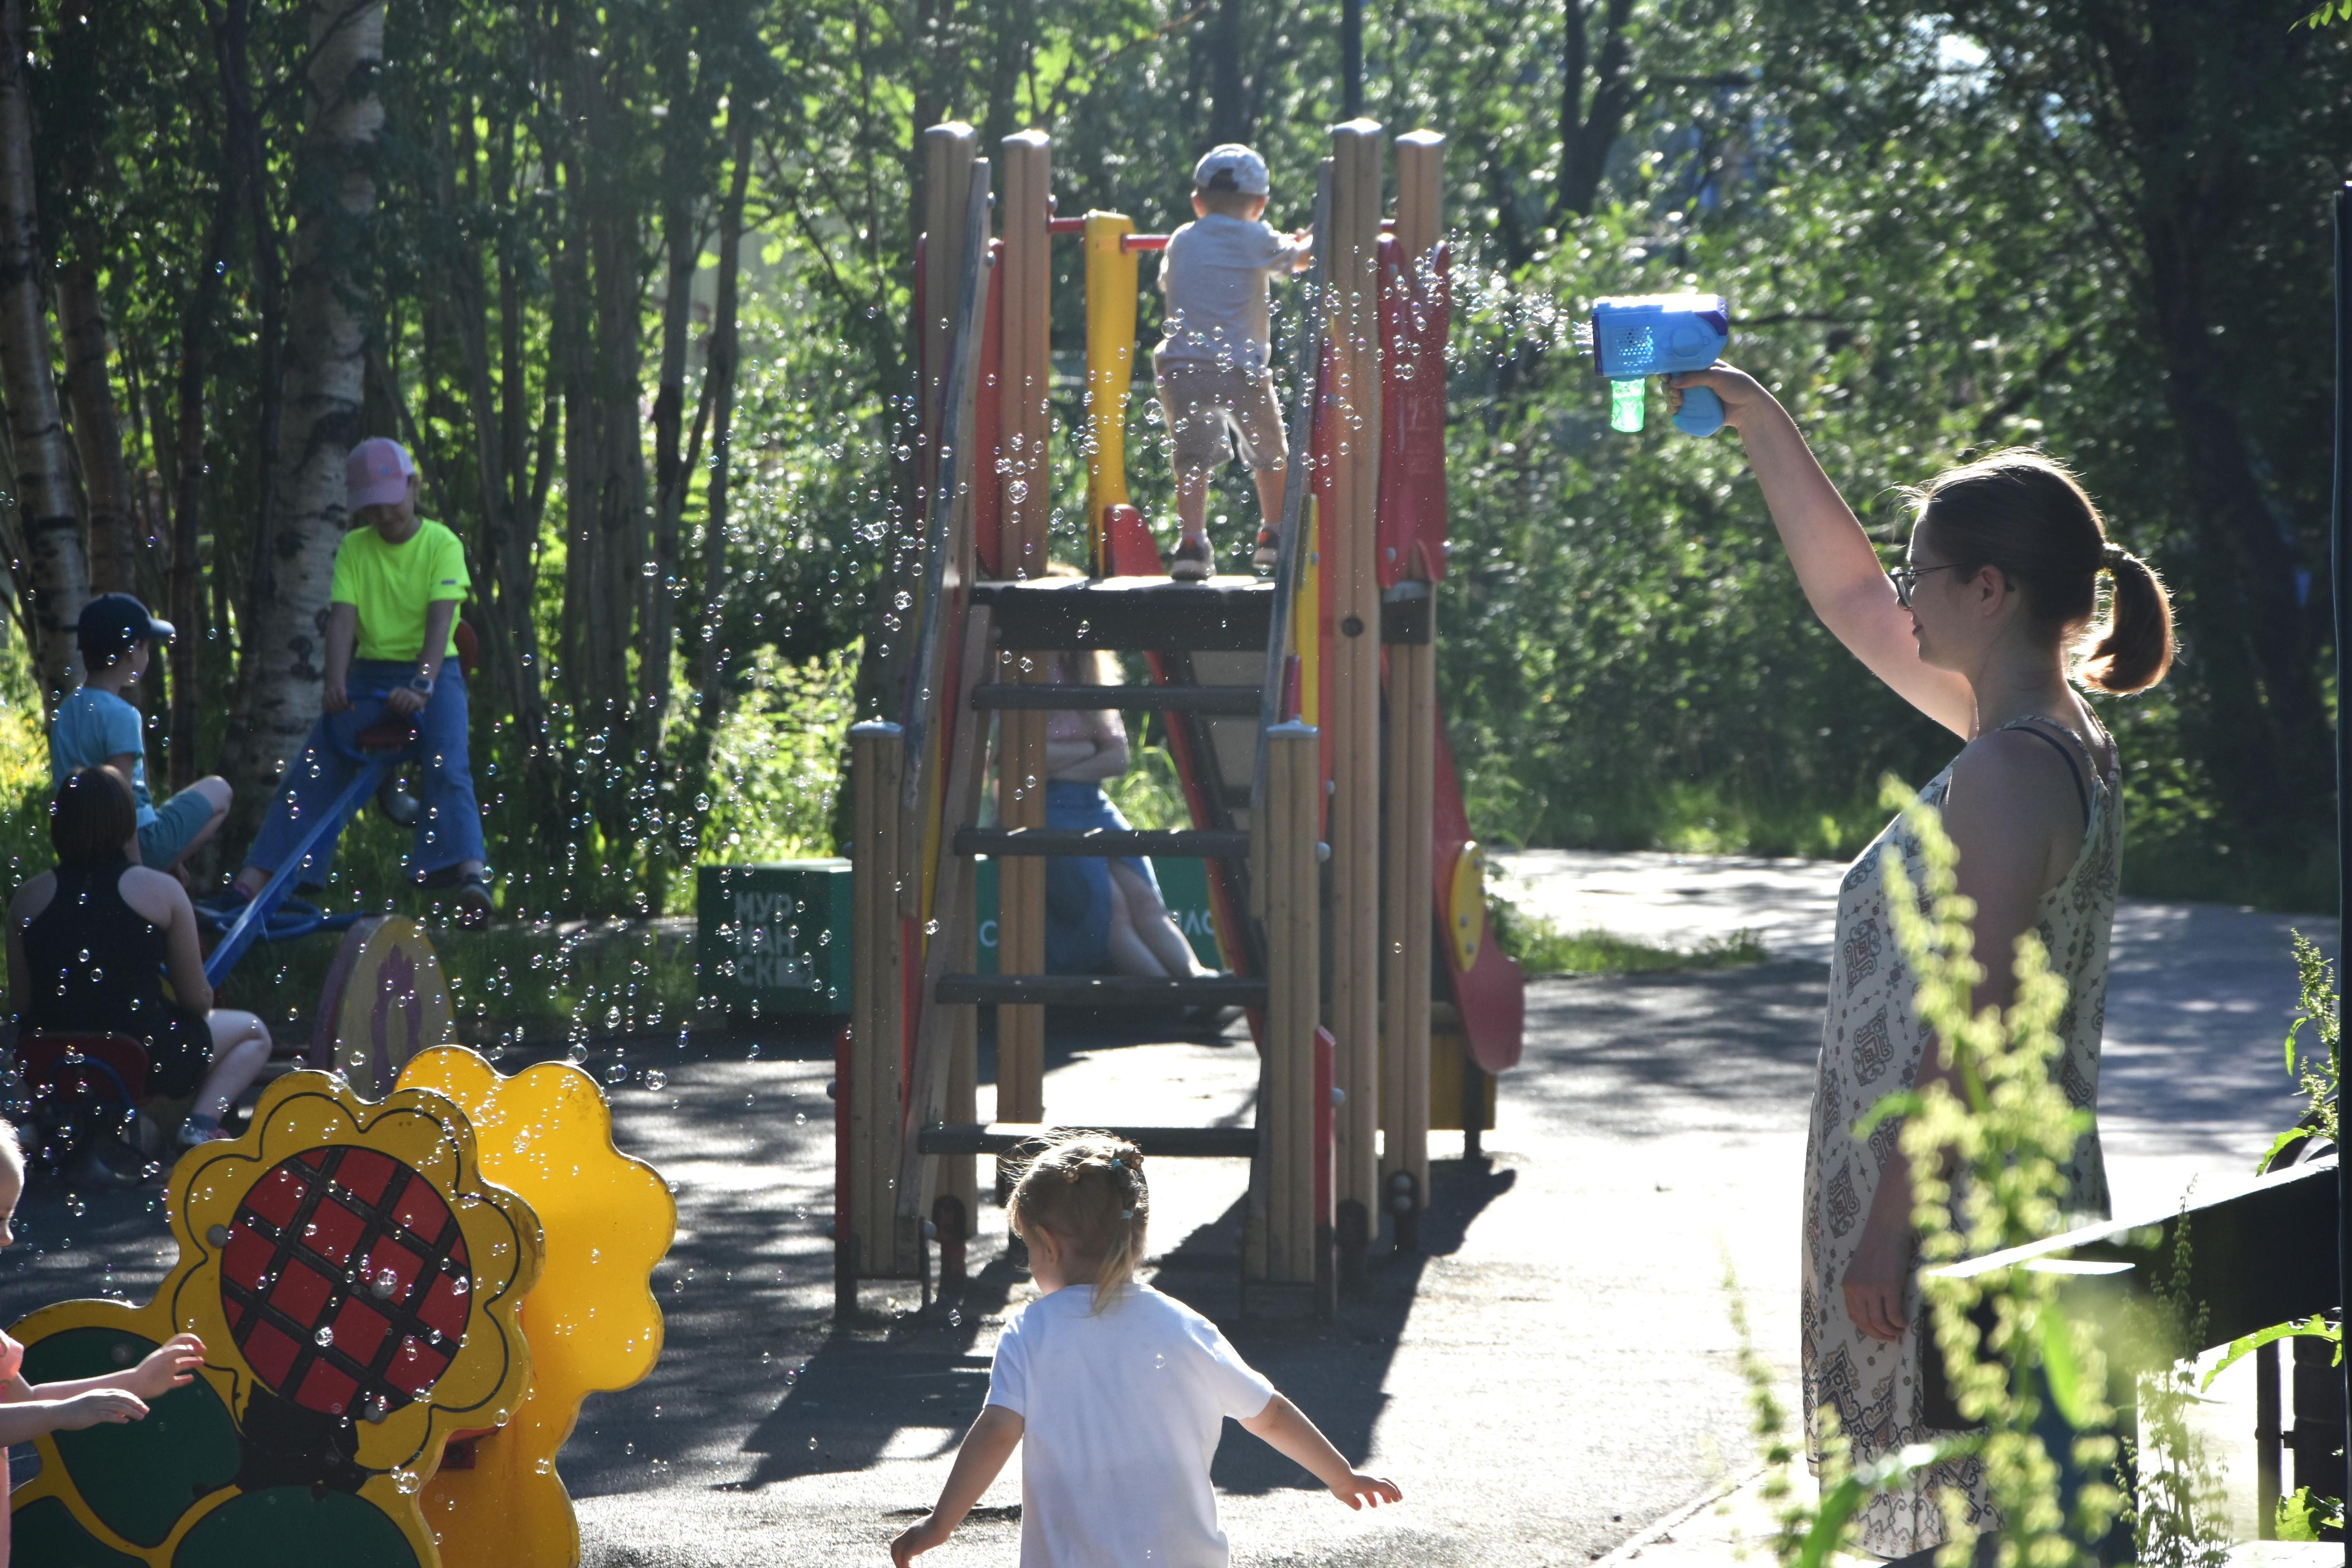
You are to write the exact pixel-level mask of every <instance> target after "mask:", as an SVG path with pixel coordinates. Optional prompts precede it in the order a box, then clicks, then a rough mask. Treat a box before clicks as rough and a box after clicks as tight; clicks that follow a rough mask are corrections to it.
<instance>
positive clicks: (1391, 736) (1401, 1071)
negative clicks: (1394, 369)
mask: <svg viewBox="0 0 2352 1568" xmlns="http://www.w3.org/2000/svg"><path fill="white" fill-rule="evenodd" d="M1444 157H1445V138H1444V137H1443V136H1441V135H1439V134H1438V133H1437V132H1433V131H1414V132H1408V133H1406V134H1405V135H1402V136H1400V137H1398V138H1397V143H1396V168H1397V195H1396V215H1397V226H1396V236H1397V247H1398V249H1399V250H1400V251H1401V252H1402V258H1401V259H1402V262H1403V264H1404V267H1405V269H1406V271H1407V273H1408V275H1412V276H1418V275H1419V274H1421V273H1422V271H1423V269H1424V268H1426V267H1427V265H1428V262H1429V257H1430V253H1431V252H1432V251H1433V250H1434V249H1435V248H1436V247H1437V243H1438V240H1439V238H1440V237H1441V224H1440V213H1441V207H1440V202H1441V189H1442V188H1441V184H1440V178H1441V175H1442V174H1443V171H1444ZM1418 368H1420V369H1421V370H1422V372H1423V374H1432V373H1435V372H1438V371H1440V370H1442V367H1439V366H1423V367H1418ZM1408 590H1410V591H1414V592H1416V593H1417V594H1418V595H1423V596H1426V597H1427V598H1429V600H1430V601H1431V602H1430V603H1429V605H1427V616H1428V637H1427V640H1425V641H1422V642H1406V643H1394V644H1391V645H1390V647H1389V649H1388V657H1389V722H1388V826H1389V835H1388V846H1387V861H1386V865H1385V867H1384V868H1383V869H1384V871H1385V873H1386V874H1385V877H1384V879H1383V881H1384V885H1385V888H1386V897H1385V900H1384V901H1385V903H1386V905H1387V910H1386V921H1385V928H1386V931H1387V933H1388V945H1387V948H1386V959H1387V964H1386V973H1385V975H1384V976H1383V980H1384V984H1383V986H1382V990H1383V993H1384V995H1385V1002H1384V1005H1383V1006H1382V1010H1381V1020H1382V1025H1383V1028H1382V1040H1381V1183H1382V1194H1383V1197H1384V1199H1385V1206H1386V1207H1387V1209H1388V1211H1389V1212H1390V1213H1391V1215H1394V1216H1395V1220H1396V1237H1397V1245H1398V1247H1399V1248H1400V1249H1405V1250H1410V1249H1411V1248H1412V1247H1415V1246H1417V1245H1418V1243H1419V1236H1420V1225H1419V1213H1420V1211H1421V1210H1422V1209H1425V1208H1427V1207H1428V1206H1429V1120H1430V1087H1429V1086H1430V1079H1429V1002H1430V996H1429V986H1430V965H1431V963H1432V962H1433V959H1432V955H1431V951H1430V929H1429V928H1430V907H1431V899H1432V889H1433V882H1432V880H1431V874H1432V867H1431V864H1430V862H1431V858H1432V853H1433V850H1432V843H1433V840H1432V834H1433V816H1434V813H1435V809H1436V786H1437V611H1436V605H1435V602H1434V600H1435V595H1434V592H1433V585H1432V584H1428V583H1426V582H1423V581H1418V580H1413V581H1408V582H1406V583H1402V584H1399V591H1400V592H1404V591H1408ZM1400 1176H1402V1177H1405V1178H1407V1180H1405V1181H1403V1182H1399V1181H1398V1178H1399V1177H1400ZM1407 1205H1410V1206H1407Z"/></svg>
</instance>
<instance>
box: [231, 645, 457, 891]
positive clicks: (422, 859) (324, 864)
mask: <svg viewBox="0 0 2352 1568" xmlns="http://www.w3.org/2000/svg"><path fill="white" fill-rule="evenodd" d="M415 673H416V666H415V663H414V662H412V661H410V660H406V659H361V660H357V661H354V662H353V664H352V670H351V676H350V679H348V680H347V681H346V683H345V686H344V689H345V690H347V691H348V692H349V693H350V694H351V699H352V705H351V706H350V707H349V708H347V709H345V710H343V711H341V713H329V714H326V715H323V716H322V717H321V718H320V720H319V721H318V722H317V723H316V724H313V725H312V726H310V739H309V740H308V741H306V742H303V746H302V754H301V755H300V756H299V757H298V758H296V759H295V761H294V765H293V766H291V767H289V768H288V769H287V770H286V780H285V785H286V787H285V788H284V789H283V790H281V791H279V793H278V798H277V799H276V800H274V801H272V802H271V803H270V805H269V816H268V817H267V818H266V819H265V820H264V821H263V822H262V824H261V831H260V832H259V833H258V834H257V835H255V836H254V840H253V848H252V850H251V852H250V853H248V854H247V856H246V862H247V864H248V865H253V866H258V867H260V868H262V869H263V870H265V871H275V870H277V869H278V867H279V866H281V865H283V864H284V863H285V860H286V858H287V857H288V856H289V855H291V854H292V853H294V850H295V847H296V846H297V845H299V843H300V842H301V839H302V836H303V835H304V834H305V833H307V832H309V831H310V826H311V824H312V823H314V822H315V821H317V819H318V816H319V814H320V813H321V812H323V811H326V810H329V809H330V808H331V807H332V806H333V805H334V804H335V797H336V796H338V795H341V794H342V793H343V791H344V789H345V788H346V787H347V786H348V785H349V784H351V782H352V779H353V778H354V777H356V776H357V775H358V773H359V771H360V770H361V769H362V767H364V766H366V765H367V761H368V759H367V754H366V753H365V752H362V751H360V750H359V749H358V747H356V746H355V745H354V744H353V743H352V742H353V739H354V737H356V736H357V735H358V734H359V732H360V731H362V730H364V729H366V728H367V727H368V726H369V725H371V724H373V723H374V722H375V721H377V720H379V719H383V718H385V717H387V716H389V715H390V714H391V711H392V710H390V709H389V708H387V707H386V706H385V705H384V699H385V698H387V697H389V696H391V695H392V693H393V692H394V690H396V689H399V688H401V687H404V686H405V685H407V684H408V681H409V678H410V677H411V676H413V675H415ZM466 721H467V706H466V678H465V676H464V675H463V674H462V673H461V672H460V671H459V670H458V668H457V660H456V659H451V660H450V661H449V662H448V663H446V664H445V665H443V666H442V667H441V675H440V679H438V680H436V682H435V683H434V687H433V695H432V696H431V697H430V698H428V699H427V700H425V708H424V710H423V711H422V712H420V713H418V714H417V715H416V741H415V744H413V745H412V746H410V747H409V749H408V754H409V755H410V756H412V757H415V758H416V759H418V760H419V761H421V762H422V763H424V764H425V776H424V778H423V780H422V781H421V787H420V788H419V789H418V791H417V794H418V795H419V796H420V797H421V798H422V800H423V804H424V810H423V811H422V812H421V813H419V814H418V816H417V818H416V845H415V848H414V849H413V850H412V851H410V854H409V859H408V866H409V871H410V873H411V874H412V875H414V876H418V877H424V876H429V875H431V874H432V873H433V872H435V871H441V870H446V869H447V868H450V867H452V866H455V865H457V864H458V863H459V862H461V861H466V860H482V859H486V858H488V857H487V856H485V855H484V854H483V852H482V810H481V807H480V806H479V805H477V804H475V800H474V776H473V773H471V772H470V771H469V769H468V767H467V758H466ZM342 830H343V829H342V824H341V823H337V824H336V825H335V829H334V831H333V832H331V833H330V834H328V835H327V837H325V838H324V839H323V840H321V841H320V844H319V847H317V848H315V849H313V850H312V851H311V852H310V858H309V859H308V860H306V861H305V862H304V863H303V866H302V869H301V871H300V872H299V874H298V875H299V879H300V880H301V881H302V882H303V883H305V884H310V883H323V882H325V881H326V879H327V872H328V869H329V868H331V866H333V864H334V860H335V840H336V839H337V838H338V837H341V835H342Z"/></svg>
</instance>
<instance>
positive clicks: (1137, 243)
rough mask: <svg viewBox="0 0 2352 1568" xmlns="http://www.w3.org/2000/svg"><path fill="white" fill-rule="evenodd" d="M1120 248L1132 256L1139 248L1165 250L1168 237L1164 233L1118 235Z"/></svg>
mask: <svg viewBox="0 0 2352 1568" xmlns="http://www.w3.org/2000/svg"><path fill="white" fill-rule="evenodd" d="M1118 247H1119V249H1120V250H1122V251H1124V252H1126V253H1127V254H1128V255H1129V256H1132V255H1134V254H1135V253H1136V252H1137V251H1139V250H1165V249H1167V248H1168V237H1167V236H1166V235H1164V234H1122V235H1120V236H1119V237H1118Z"/></svg>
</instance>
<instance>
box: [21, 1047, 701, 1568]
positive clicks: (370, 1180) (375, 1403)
mask: <svg viewBox="0 0 2352 1568" xmlns="http://www.w3.org/2000/svg"><path fill="white" fill-rule="evenodd" d="M169 1196H170V1205H171V1207H170V1217H171V1226H172V1233H173V1239H174V1240H175V1241H176V1242H177V1243H178V1244H179V1260H178V1262H177V1263H176V1264H175V1265H174V1266H173V1268H172V1271H171V1272H170V1273H169V1274H168V1275H166V1276H165V1278H164V1279H163V1286H162V1288H161V1289H159V1290H158V1291H157V1292H156V1294H155V1297H154V1299H153V1300H151V1301H150V1302H148V1303H147V1304H146V1305H145V1306H143V1307H133V1306H131V1305H129V1304H127V1303H124V1302H119V1301H102V1300H101V1301H65V1302H60V1303H58V1304H57V1305H55V1306H51V1307H46V1308H43V1309H42V1310H39V1311H37V1312H35V1313H33V1314H32V1315H31V1316H29V1317H27V1318H26V1319H25V1321H23V1322H21V1323H19V1324H17V1325H16V1329H15V1333H16V1337H17V1338H18V1339H20V1340H22V1341H23V1342H25V1346H26V1352H25V1373H26V1376H27V1377H29V1378H31V1379H33V1380H35V1381H37V1382H48V1381H53V1380H57V1379H62V1378H79V1377H88V1376H93V1375H101V1374H103V1373H106V1372H108V1371H110V1370H112V1369H114V1368H119V1367H123V1366H128V1365H131V1364H133V1363H136V1362H137V1361H138V1360H139V1358H140V1357H142V1356H143V1355H144V1354H146V1352H148V1351H149V1350H151V1349H152V1348H153V1347H154V1346H156V1345H159V1344H161V1343H163V1342H164V1341H166V1340H168V1339H170V1338H171V1337H172V1336H173V1334H177V1333H194V1334H195V1335H197V1336H198V1337H199V1338H201V1339H202V1340H203V1341H204V1342H205V1365H204V1368H203V1370H202V1372H201V1373H199V1374H198V1376H197V1377H196V1379H195V1380H194V1382H193V1383H191V1384H189V1385H188V1386H186V1387H184V1388H181V1389H177V1390H175V1391H173V1392H172V1393H170V1394H164V1395H163V1397H161V1398H160V1399H158V1400H156V1401H154V1402H153V1404H152V1407H151V1411H150V1414H149V1415H148V1416H147V1418H146V1419H145V1420H143V1421H139V1422H133V1423H131V1424H130V1425H128V1426H97V1427H93V1428H90V1429H89V1430H87V1431H81V1432H59V1433H56V1434H53V1435H51V1436H46V1437H43V1438H41V1439H39V1449H40V1458H41V1469H40V1474H39V1475H38V1476H37V1478H36V1479H34V1480H32V1481H31V1482H30V1483H29V1484H27V1485H26V1486H25V1487H24V1488H22V1489H19V1490H18V1491H17V1493H16V1497H15V1499H14V1503H15V1517H14V1521H13V1525H14V1532H15V1544H16V1560H17V1561H18V1562H22V1563H74V1564H85V1563H87V1564H106V1565H108V1568H114V1565H121V1568H136V1565H145V1568H317V1565H318V1564H321V1563H333V1564H335V1568H442V1565H445V1564H446V1565H448V1568H457V1565H460V1564H472V1563H499V1564H500V1565H502V1568H541V1565H545V1568H565V1565H569V1564H572V1563H577V1562H578V1560H579V1535H578V1530H577V1527H576V1525H575V1524H574V1523H573V1521H572V1507H571V1500H570V1498H569V1497H568V1496H567V1494H566V1493H565V1492H564V1490H563V1486H562V1480H561V1479H559V1478H558V1477H557V1475H556V1472H555V1458H556V1455H557V1452H558V1450H559V1449H560V1448H561V1447H562V1444H563V1441H564V1439H565V1437H567V1436H569V1435H570V1433H571V1430H572V1425H573V1423H574V1421H575V1420H576V1419H577V1417H578V1414H579V1409H580V1403H581V1401H582V1399H583V1398H584V1397H585V1396H586V1394H589V1393H591V1392H594V1391H598V1390H604V1389H615V1388H623V1387H626V1386H627V1385H629V1384H632V1383H635V1381H637V1380H638V1379H639V1378H641V1377H643V1376H644V1375H645V1374H646V1373H647V1372H648V1371H650V1370H651V1369H652V1366H653V1363H654V1362H655V1359H656V1357H657V1356H658V1355H659V1353H660V1350H661V1338H662V1323H661V1315H660V1312H659V1310H658V1309H657V1308H656V1305H655V1303H654V1300H653V1295H652V1291H651V1288H650V1284H649V1276H650V1274H651V1272H652V1270H653V1268H654V1266H655V1265H656V1263H658V1262H659V1261H660V1259H661V1258H662V1256H663V1255H664V1254H665V1253H666V1252H667V1250H668V1248H669V1244H670V1240H671V1237H672V1236H673V1234H674V1233H675V1229H676V1221H677V1211H676V1207H675V1205H674V1204H673V1203H672V1201H671V1198H670V1194H669V1191H668V1189H667V1186H666V1185H665V1184H663V1182H662V1181H661V1179H660V1177H659V1176H657V1175H656V1173H654V1172H653V1171H652V1169H651V1168H650V1167H648V1166H646V1164H644V1163H642V1162H639V1161H635V1160H632V1159H630V1158H628V1157H627V1156H625V1155H623V1154H622V1153H620V1152H618V1151H617V1150H616V1149H615V1148H614V1145H613V1138H612V1119H611V1115H610V1112H609V1110H607V1108H606V1106H605V1104H604V1097H603V1095H602V1093H601V1092H600V1091H599V1090H598V1089H597V1087H596V1085H595V1083H594V1081H593V1080H592V1079H589V1078H588V1077H587V1075H586V1074H584V1073H582V1072H581V1071H579V1069H577V1068H572V1067H569V1066H562V1065H553V1064H550V1065H546V1066H541V1067H536V1068H530V1069H529V1070H527V1071H525V1072H523V1073H520V1074H518V1075H516V1076H514V1077H512V1078H501V1077H500V1076H499V1074H498V1073H497V1072H496V1071H495V1070H494V1069H492V1068H490V1066H489V1065H488V1063H487V1062H485V1061H483V1060H482V1058H480V1057H478V1056H477V1055H476V1054H474V1053H473V1052H471V1051H468V1050H464V1049H462V1048H458V1047H443V1048H441V1049H437V1050H431V1051H427V1052H425V1053H423V1054H422V1055H420V1056H418V1057H416V1058H415V1059H413V1060H412V1061H410V1062H409V1063H408V1065H407V1067H406V1068H405V1069H404V1070H403V1072H402V1074H401V1077H400V1079H399V1082H398V1083H397V1085H396V1086H395V1087H394V1089H393V1090H392V1092H391V1093H390V1094H389V1095H388V1096H386V1097H385V1098H384V1099H383V1100H365V1099H362V1098H361V1096H360V1095H359V1093H358V1092H357V1091H356V1090H354V1089H352V1087H351V1086H350V1085H349V1084H348V1083H346V1082H345V1081H344V1080H343V1079H341V1078H340V1077H336V1076H333V1075H330V1074H325V1073H317V1072H296V1073H289V1074H288V1075H287V1076H285V1077H284V1078H281V1079H278V1081H277V1082H275V1083H274V1084H272V1085H270V1087H269V1088H268V1090H267V1091H266V1092H265V1093H264V1094H263V1096H262V1099H261V1103H260V1105H259V1107H258V1108H257V1110H256V1111H255V1113H254V1117H253V1121H252V1123H251V1125H250V1126H249V1127H248V1128H247V1131H246V1134H245V1136H244V1137H242V1138H240V1139H237V1140H236V1141H235V1142H222V1143H215V1144H211V1145H207V1146H205V1147H204V1148H201V1149H197V1150H194V1151H192V1152H190V1153H189V1154H188V1155H187V1156H185V1157H184V1159H182V1161H181V1162H180V1164H179V1166H178V1168H177V1169H176V1170H174V1171H173V1173H172V1180H171V1184H170V1187H169Z"/></svg>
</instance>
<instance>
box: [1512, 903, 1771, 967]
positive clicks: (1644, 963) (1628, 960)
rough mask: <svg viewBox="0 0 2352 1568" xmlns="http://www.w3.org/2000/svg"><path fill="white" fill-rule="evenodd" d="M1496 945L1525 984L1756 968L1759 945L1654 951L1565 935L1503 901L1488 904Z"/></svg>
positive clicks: (1604, 935)
mask: <svg viewBox="0 0 2352 1568" xmlns="http://www.w3.org/2000/svg"><path fill="white" fill-rule="evenodd" d="M1488 910H1489V913H1488V917H1487V918H1488V919H1489V920H1491V921H1493V922H1494V926H1495V940H1496V942H1498V943H1500V944H1501V946H1502V949H1503V951H1504V952H1507V953H1509V954H1510V955H1511V956H1512V957H1513V958H1516V959H1517V960H1518V961H1519V967H1520V968H1522V969H1524V970H1526V971H1527V973H1528V976H1529V977H1530V978H1532V977H1535V976H1538V975H1544V974H1655V973H1664V972H1666V971H1671V970H1704V969H1734V968H1738V967H1739V966H1740V965H1742V964H1748V963H1763V962H1764V959H1765V957H1766V954H1765V952H1764V944H1763V942H1760V941H1759V940H1758V939H1757V936H1756V933H1755V932H1754V931H1734V932H1732V933H1731V935H1729V936H1727V937H1716V938H1710V939H1709V940H1707V941H1706V942H1700V943H1699V944H1698V945H1697V946H1696V947H1693V948H1672V947H1653V946H1651V945H1650V944H1649V943H1647V942H1635V941H1634V940H1633V939H1632V938H1631V937H1623V936H1619V935H1617V934H1616V933H1614V932H1612V931H1562V930H1560V929H1559V925H1557V924H1556V923H1555V922H1554V921H1551V920H1550V919H1549V917H1547V916H1544V915H1540V914H1533V913H1530V912H1529V911H1528V910H1524V909H1522V908H1520V907H1519V906H1518V905H1517V904H1515V903H1513V902H1511V901H1510V900H1507V899H1490V900H1489V901H1488Z"/></svg>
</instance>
